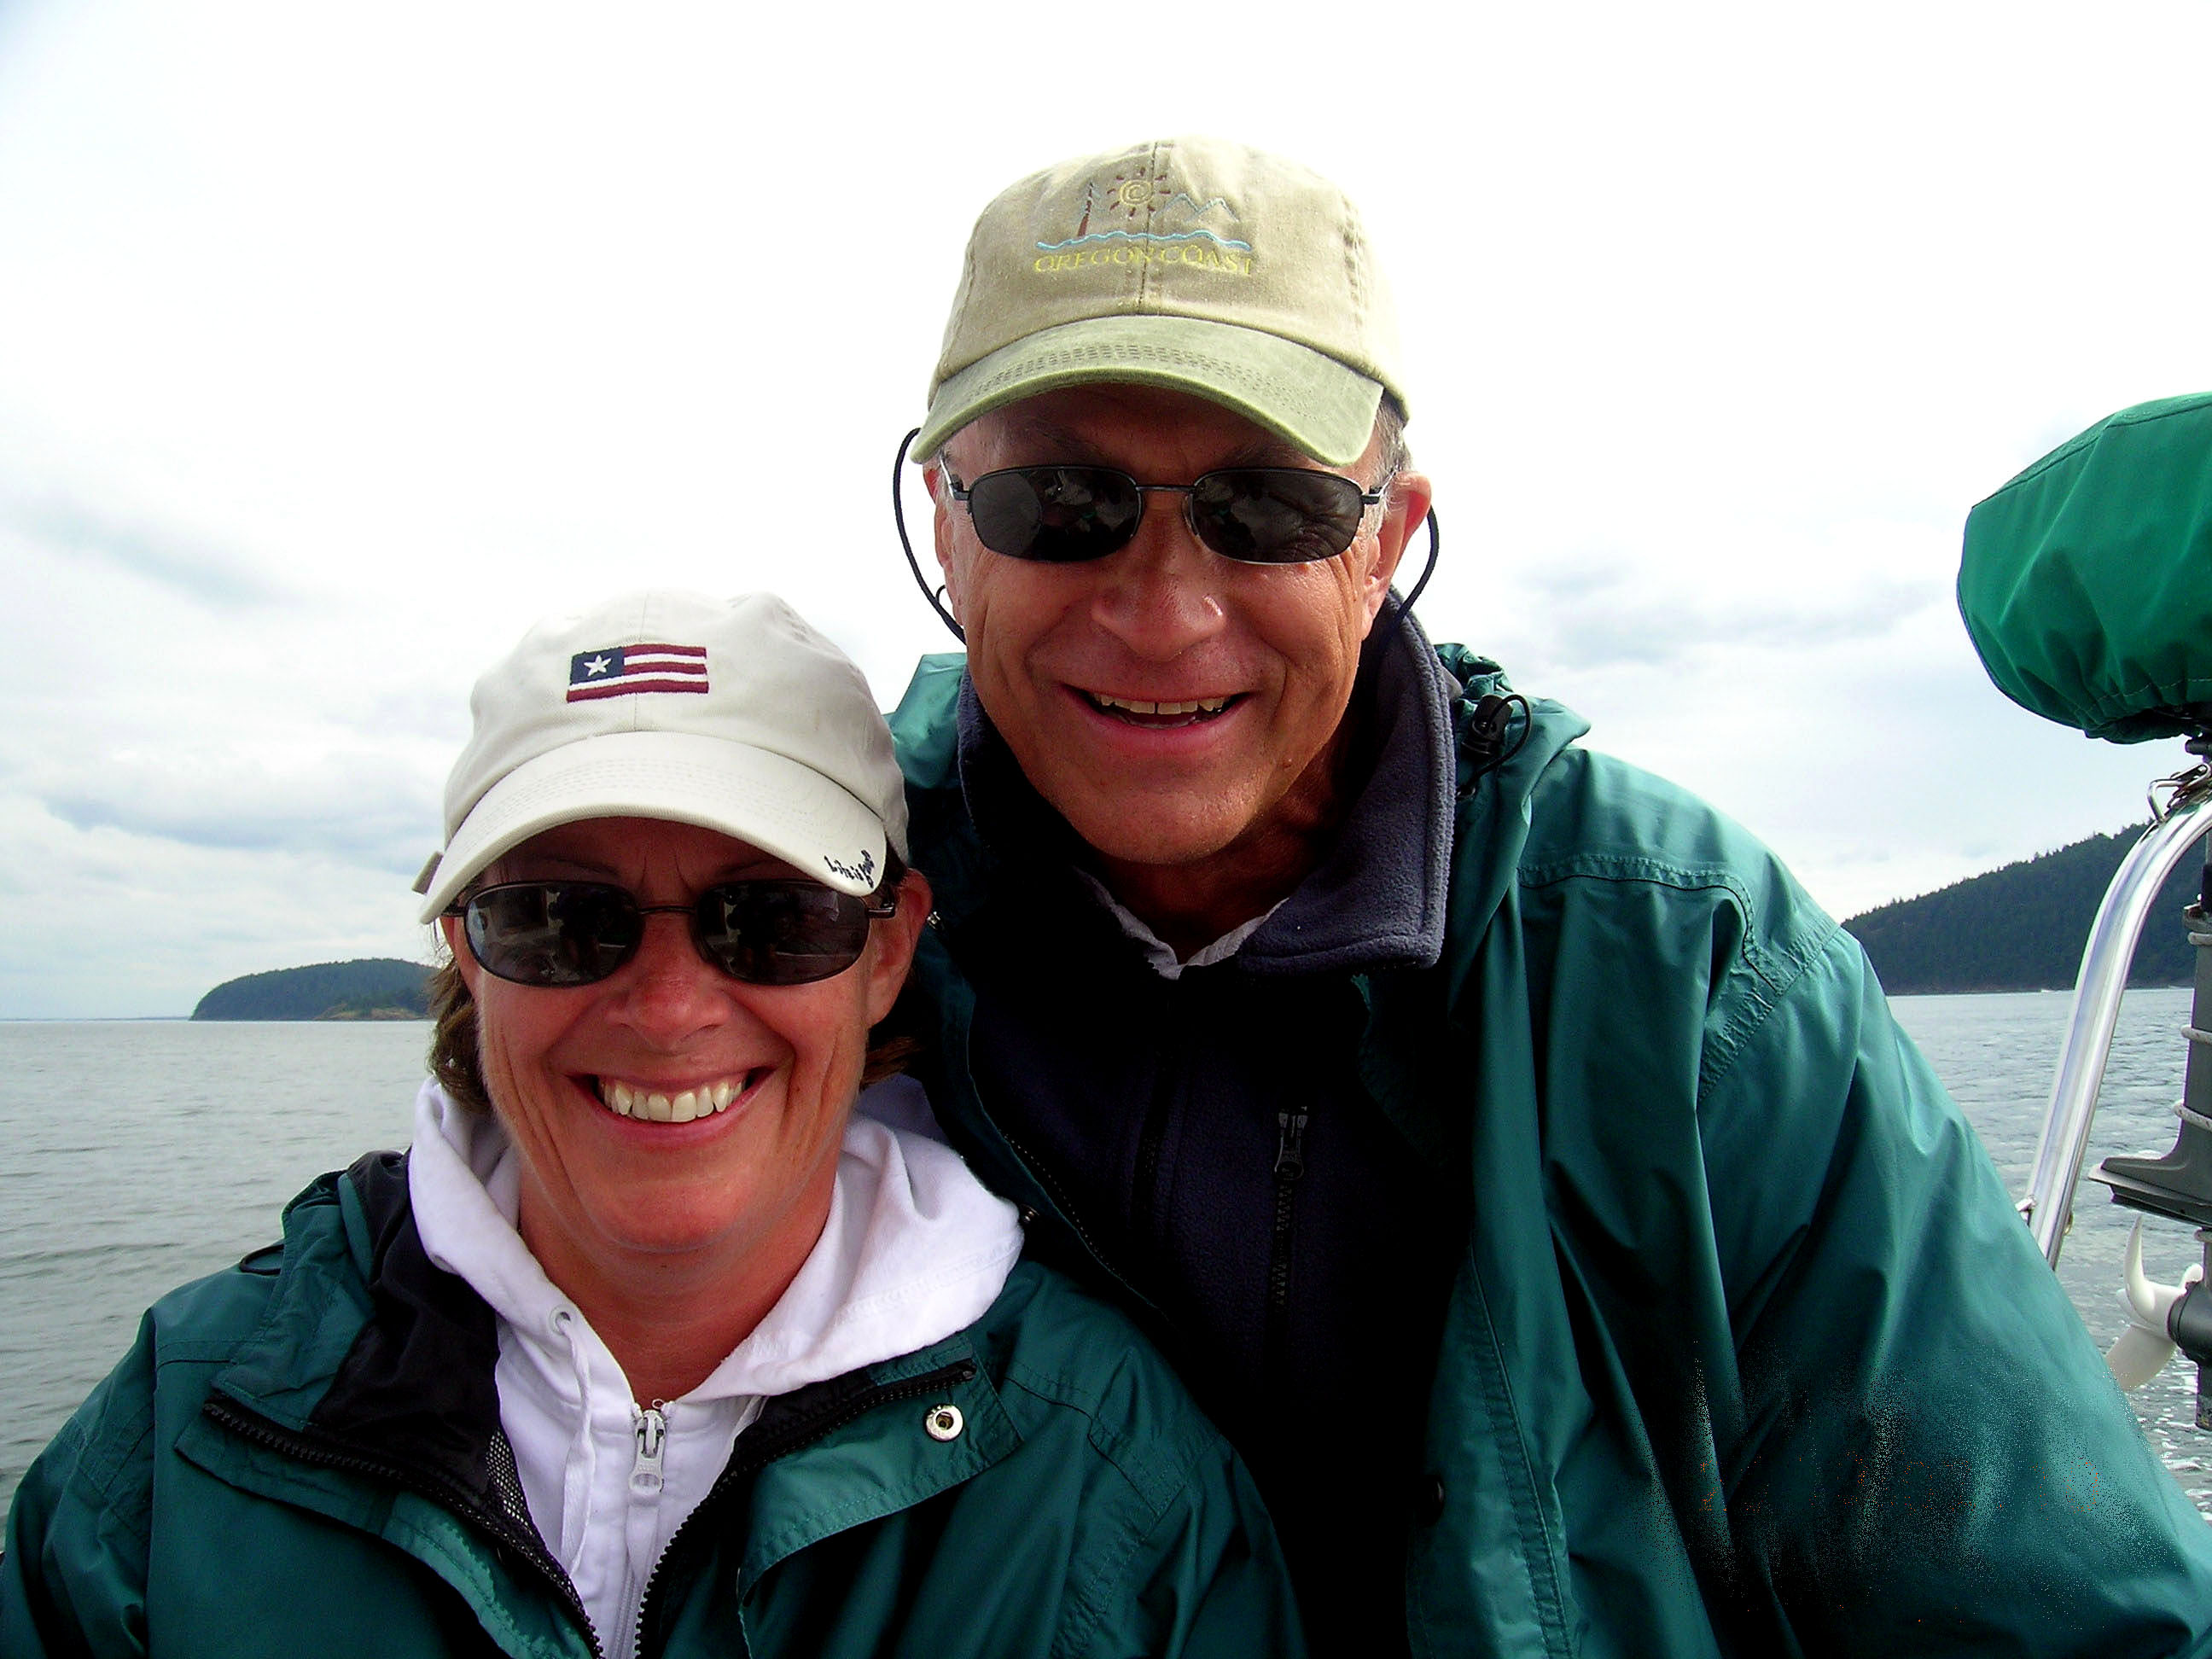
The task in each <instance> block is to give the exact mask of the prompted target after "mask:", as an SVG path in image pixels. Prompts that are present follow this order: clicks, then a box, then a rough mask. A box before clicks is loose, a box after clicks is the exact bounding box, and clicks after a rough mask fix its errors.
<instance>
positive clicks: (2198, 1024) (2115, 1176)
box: [2095, 838, 2212, 1319]
mask: <svg viewBox="0 0 2212 1659" xmlns="http://www.w3.org/2000/svg"><path fill="white" fill-rule="evenodd" d="M2206 847H2207V849H2208V851H2207V862H2206V865H2205V869H2204V877H2203V881H2202V882H2201V883H2200V884H2199V887H2198V891H2197V902H2196V903H2194V904H2192V905H2191V906H2190V907H2189V908H2187V909H2185V910H2184V911H2183V912H2182V913H2181V914H2182V920H2183V921H2184V922H2185V924H2186V925H2187V927H2188V929H2189V942H2190V943H2191V945H2195V946H2196V947H2197V951H2196V955H2197V963H2196V968H2197V972H2196V988H2195V992H2194V994H2193V995H2192V997H2191V1001H2190V1006H2189V1024H2187V1025H2186V1026H2185V1027H2184V1028H2183V1030H2184V1032H2185V1035H2186V1036H2187V1037H2188V1039H2189V1058H2188V1060H2187V1063H2186V1065H2185V1067H2184V1069H2183V1072H2182V1085H2181V1099H2180V1100H2179V1102H2178V1103H2176V1104H2175V1106H2174V1109H2173V1110H2174V1115H2176V1116H2177V1117H2179V1119H2180V1120H2181V1127H2180V1131H2179V1133H2177V1134H2176V1135H2175V1137H2174V1141H2173V1146H2172V1149H2171V1150H2169V1151H2168V1152H2166V1154H2165V1155H2164V1156H2162V1157H2160V1158H2106V1160H2105V1161H2104V1162H2103V1163H2102V1164H2099V1165H2098V1166H2097V1170H2096V1176H2095V1178H2096V1179H2097V1180H2099V1181H2101V1182H2104V1183H2105V1184H2106V1186H2107V1187H2109V1188H2112V1201H2113V1202H2114V1203H2116V1204H2125V1205H2127V1206H2130V1208H2133V1209H2137V1210H2142V1211H2144V1212H2148V1213H2149V1214H2151V1215H2162V1216H2165V1217H2166V1218H2168V1219H2170V1220H2174V1221H2185V1222H2187V1223H2189V1224H2190V1225H2191V1226H2194V1227H2199V1228H2212V916H2208V915H2207V912H2206V908H2205V901H2206V899H2207V897H2208V896H2212V838H2208V839H2207V842H2206ZM2207 1317H2208V1319H2212V1310H2208V1312H2207Z"/></svg>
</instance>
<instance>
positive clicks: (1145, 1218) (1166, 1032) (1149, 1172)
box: [1129, 983, 1188, 1248]
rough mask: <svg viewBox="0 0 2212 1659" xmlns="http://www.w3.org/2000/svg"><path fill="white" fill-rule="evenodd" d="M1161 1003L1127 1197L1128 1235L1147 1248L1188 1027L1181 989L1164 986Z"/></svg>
mask: <svg viewBox="0 0 2212 1659" xmlns="http://www.w3.org/2000/svg"><path fill="white" fill-rule="evenodd" d="M1161 988H1162V990H1163V991H1164V993H1165V995H1164V999H1163V1000H1164V1004H1165V1008H1164V1018H1162V1019H1161V1020H1160V1022H1159V1030H1160V1031H1161V1033H1162V1040H1161V1042H1160V1058H1159V1070H1158V1073H1155V1074H1154V1076H1153V1079H1152V1098H1151V1099H1150V1100H1149V1101H1147V1102H1146V1103H1145V1121H1144V1123H1143V1125H1142V1127H1140V1128H1139V1130H1138V1133H1137V1167H1136V1177H1135V1181H1134V1182H1133V1188H1134V1190H1133V1191H1132V1192H1131V1193H1130V1194H1129V1213H1130V1218H1131V1219H1132V1220H1133V1221H1134V1222H1135V1223H1136V1225H1135V1226H1134V1227H1133V1228H1132V1229H1131V1230H1130V1231H1132V1232H1133V1234H1134V1235H1135V1236H1136V1237H1138V1238H1139V1239H1141V1240H1143V1241H1144V1243H1145V1245H1146V1247H1147V1248H1152V1247H1154V1246H1155V1243H1156V1240H1155V1238H1154V1234H1155V1232H1156V1231H1157V1230H1158V1222H1159V1214H1160V1211H1161V1209H1162V1207H1163V1206H1162V1205H1161V1203H1160V1147H1161V1146H1162V1144H1163V1143H1164V1142H1165V1140H1166V1139H1167V1138H1168V1114H1169V1109H1170V1107H1171V1106H1172V1105H1173V1104H1174V1102H1175V1079H1176V1077H1178V1076H1179V1075H1180V1074H1181V1073H1182V1062H1183V1059H1184V1054H1183V1051H1184V1049H1185V1048H1188V1043H1187V1042H1186V1041H1185V1039H1184V1027H1185V1025H1186V1024H1187V1023H1188V1022H1187V1020H1186V1019H1185V1018H1184V1015H1183V1005H1184V1001H1185V998H1184V996H1183V994H1182V987H1181V986H1179V985H1176V984H1173V983H1170V984H1168V985H1164V986H1163V987H1161Z"/></svg>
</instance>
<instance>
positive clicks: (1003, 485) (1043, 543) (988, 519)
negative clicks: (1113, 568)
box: [968, 466, 1144, 564]
mask: <svg viewBox="0 0 2212 1659" xmlns="http://www.w3.org/2000/svg"><path fill="white" fill-rule="evenodd" d="M968 510H969V513H971V514H972V515H973V516H974V519H975V537H976V539H977V540H979V541H981V543H982V544H983V545H984V546H986V547H987V548H989V549H990V550H992V551H993V552H994V553H1003V554H1005V555H1006V556H1007V557H1009V558H1014V559H1036V560H1038V561H1041V562H1044V563H1048V564H1073V563H1078V562H1081V561H1083V560H1085V559H1103V558H1104V557H1105V556H1106V555H1108V554H1109V553H1111V552H1112V551H1114V550H1115V549H1116V548H1118V547H1121V546H1122V545H1123V544H1126V543H1127V541H1128V539H1129V538H1130V537H1132V536H1133V535H1134V534H1136V531H1137V520H1138V519H1139V517H1141V516H1142V514H1143V512H1144V501H1143V498H1142V497H1140V496H1139V495H1138V494H1137V487H1136V485H1135V484H1134V483H1132V482H1131V481H1130V480H1129V478H1128V477H1127V476H1126V475H1124V474H1122V473H1119V472H1116V471H1113V470H1112V469H1110V468H1109V467H1102V466H1024V467H1017V468H1014V469H1013V470H1012V471H1006V472H988V473H986V474H984V476H983V477H980V478H978V479H976V480H975V483H972V484H970V485H969V487H968Z"/></svg>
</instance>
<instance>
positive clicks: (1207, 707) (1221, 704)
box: [1091, 691, 1229, 714]
mask: <svg viewBox="0 0 2212 1659" xmlns="http://www.w3.org/2000/svg"><path fill="white" fill-rule="evenodd" d="M1091 702H1095V703H1097V705H1098V706H1099V707H1100V708H1118V709H1120V710H1121V711H1122V712H1123V713H1124V714H1219V713H1220V712H1221V711H1222V710H1223V709H1225V708H1228V707H1229V699H1228V698H1226V697H1200V698H1199V699H1198V700H1197V701H1196V702H1144V701H1143V700H1142V699H1141V698H1137V697H1109V696H1106V695H1105V694H1104V693H1103V692H1100V691H1093V692H1092V693H1091Z"/></svg>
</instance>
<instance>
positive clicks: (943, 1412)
mask: <svg viewBox="0 0 2212 1659" xmlns="http://www.w3.org/2000/svg"><path fill="white" fill-rule="evenodd" d="M967 1423H968V1419H966V1418H964V1417H963V1416H961V1415H960V1407H957V1406H932V1407H930V1408H929V1415H928V1416H927V1417H925V1418H923V1419H921V1426H922V1428H923V1429H924V1430H925V1431H927V1433H928V1435H929V1437H930V1438H931V1439H932V1440H957V1439H958V1438H959V1437H960V1431H961V1430H962V1429H963V1428H965V1427H966V1426H967Z"/></svg>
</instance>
